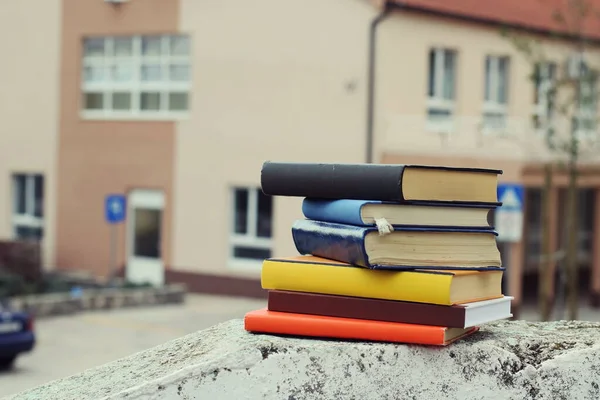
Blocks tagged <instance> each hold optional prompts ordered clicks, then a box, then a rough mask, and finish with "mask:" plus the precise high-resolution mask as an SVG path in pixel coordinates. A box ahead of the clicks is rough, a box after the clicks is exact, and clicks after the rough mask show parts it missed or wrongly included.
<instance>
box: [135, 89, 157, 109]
mask: <svg viewBox="0 0 600 400" xmlns="http://www.w3.org/2000/svg"><path fill="white" fill-rule="evenodd" d="M140 109H141V110H148V111H156V110H160V93H158V92H143V93H141V94H140Z"/></svg>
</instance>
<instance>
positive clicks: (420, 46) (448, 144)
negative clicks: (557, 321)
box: [376, 11, 600, 181]
mask: <svg viewBox="0 0 600 400" xmlns="http://www.w3.org/2000/svg"><path fill="white" fill-rule="evenodd" d="M432 47H442V48H449V49H453V50H456V51H457V54H458V58H457V65H456V71H457V77H456V102H455V115H456V118H455V124H454V129H453V130H452V131H450V132H433V131H428V129H427V127H426V110H427V82H428V74H429V64H428V54H429V50H430V49H431V48H432ZM543 48H544V51H545V54H546V57H547V59H548V60H550V61H554V62H557V64H558V65H559V67H562V63H563V62H564V60H565V59H566V56H567V54H569V52H570V50H571V49H572V45H567V44H565V43H564V42H547V41H546V42H545V43H544V46H543ZM379 49H380V50H379V51H380V53H379V58H378V71H377V80H378V86H377V104H378V107H377V117H376V130H377V135H376V137H377V139H378V140H377V143H376V148H377V154H379V155H380V156H383V155H384V154H388V155H389V154H396V155H398V154H401V155H407V156H408V155H410V156H411V157H410V159H411V160H415V158H414V156H427V157H426V158H424V160H428V162H431V160H432V158H433V157H436V158H437V157H441V158H439V160H438V163H448V162H449V161H450V162H451V160H452V159H455V160H457V161H458V162H459V163H461V164H464V163H465V160H467V159H475V160H472V161H466V163H467V164H469V163H471V164H472V163H478V162H477V160H485V162H487V163H492V164H495V165H505V169H506V167H508V168H509V170H507V171H505V172H506V173H505V174H504V176H502V179H504V180H513V181H514V180H519V179H520V176H519V175H520V174H521V171H520V168H521V166H522V164H523V163H524V162H536V161H537V162H539V161H543V160H545V159H547V158H548V157H549V156H550V155H549V153H548V152H547V151H546V148H545V146H544V145H543V143H542V142H541V141H540V136H539V135H537V134H536V132H535V130H534V129H532V122H531V121H532V114H533V110H534V89H533V83H532V81H531V80H530V77H529V76H530V75H531V73H532V66H531V64H530V63H529V62H528V61H527V60H526V59H525V58H524V57H523V55H522V54H520V53H519V52H518V51H517V50H516V49H515V46H514V45H513V44H512V43H511V42H510V41H509V40H508V39H507V38H505V37H503V36H502V35H501V32H500V28H498V27H493V26H486V25H481V24H475V23H467V22H464V21H458V20H453V19H449V18H442V17H434V16H427V15H419V14H415V13H410V12H402V11H399V12H395V13H394V14H393V15H392V16H391V17H390V18H388V19H386V20H385V21H384V22H383V23H382V25H381V31H380V36H379ZM486 55H498V56H509V57H510V67H509V88H508V93H509V94H508V99H509V100H508V117H509V118H508V127H507V129H506V133H504V134H492V133H485V132H483V131H482V130H481V128H480V124H481V122H482V117H481V116H482V112H483V99H484V75H485V57H486ZM599 55H600V54H599V53H598V52H597V51H591V52H589V53H588V60H589V62H590V64H591V65H595V66H600V57H599ZM596 159H600V158H596ZM416 160H417V161H418V159H416ZM506 162H509V163H508V164H509V165H507V163H506Z"/></svg>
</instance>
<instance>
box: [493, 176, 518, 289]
mask: <svg viewBox="0 0 600 400" xmlns="http://www.w3.org/2000/svg"><path fill="white" fill-rule="evenodd" d="M524 193H525V190H524V188H523V185H519V184H515V183H501V184H499V185H498V201H500V202H502V206H500V207H498V208H497V209H496V213H495V221H494V225H495V228H496V232H498V241H499V242H503V243H505V245H504V246H502V247H503V250H504V251H503V253H504V254H503V264H508V265H507V268H506V272H505V274H504V279H505V281H504V282H505V285H506V286H505V287H506V288H507V292H508V295H510V296H513V295H514V293H510V290H509V289H508V287H509V279H508V277H509V275H510V273H511V272H510V262H509V261H508V260H510V253H511V250H512V249H511V247H512V246H511V243H518V242H520V241H521V239H522V236H523V203H524ZM505 260H506V263H504V261H505Z"/></svg>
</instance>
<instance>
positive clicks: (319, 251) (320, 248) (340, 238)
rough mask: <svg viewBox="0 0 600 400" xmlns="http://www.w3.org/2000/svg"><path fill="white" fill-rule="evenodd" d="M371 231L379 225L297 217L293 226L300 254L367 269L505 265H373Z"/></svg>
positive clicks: (480, 268)
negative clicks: (369, 247) (368, 240)
mask: <svg viewBox="0 0 600 400" xmlns="http://www.w3.org/2000/svg"><path fill="white" fill-rule="evenodd" d="M395 230H397V231H405V232H463V233H464V232H470V233H485V234H488V235H494V236H497V233H496V232H495V231H492V230H489V229H463V228H440V227H401V228H398V229H395ZM370 232H377V228H376V227H374V226H368V227H361V226H354V225H346V224H335V223H330V222H323V221H312V220H297V221H295V222H294V224H293V226H292V238H293V240H294V244H295V246H296V250H298V252H299V253H300V254H302V255H307V254H311V255H314V256H318V257H322V258H330V259H332V260H337V261H342V262H345V263H348V264H352V265H358V266H361V267H365V268H371V269H391V270H412V269H438V270H439V269H471V270H475V271H486V270H490V269H495V270H501V269H503V268H502V267H496V266H477V267H469V266H452V265H448V266H428V265H418V266H405V265H379V264H373V263H371V262H370V261H369V257H368V255H367V251H366V248H365V236H366V235H367V234H368V233H370Z"/></svg>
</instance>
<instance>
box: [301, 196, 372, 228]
mask: <svg viewBox="0 0 600 400" xmlns="http://www.w3.org/2000/svg"><path fill="white" fill-rule="evenodd" d="M365 203H366V202H365V201H362V200H323V199H304V200H303V201H302V214H304V216H305V217H306V218H308V219H312V220H315V221H324V222H333V223H338V224H348V225H356V226H366V225H367V224H365V223H364V222H363V220H362V217H361V215H360V211H361V208H362V206H363V205H364V204H365Z"/></svg>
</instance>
